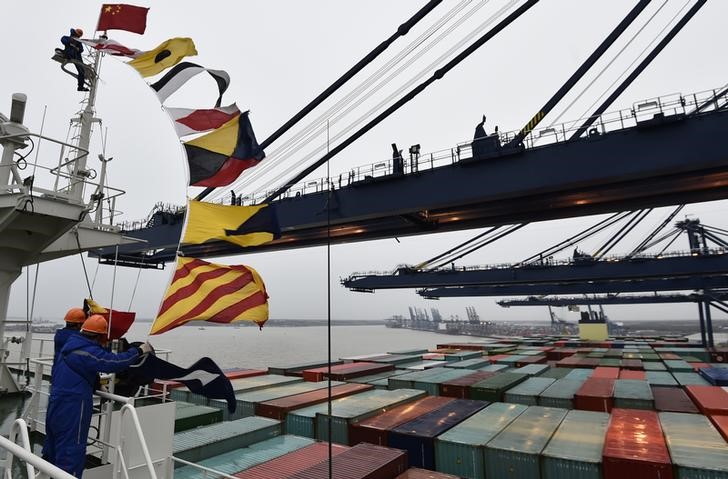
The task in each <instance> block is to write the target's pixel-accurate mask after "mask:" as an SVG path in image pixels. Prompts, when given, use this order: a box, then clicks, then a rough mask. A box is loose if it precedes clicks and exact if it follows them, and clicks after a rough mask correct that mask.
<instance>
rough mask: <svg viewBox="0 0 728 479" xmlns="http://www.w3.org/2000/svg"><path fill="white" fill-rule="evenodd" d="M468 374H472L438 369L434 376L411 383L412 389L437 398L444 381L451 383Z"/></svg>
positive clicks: (467, 370) (462, 370) (459, 370)
mask: <svg viewBox="0 0 728 479" xmlns="http://www.w3.org/2000/svg"><path fill="white" fill-rule="evenodd" d="M470 374H473V371H471V370H470V369H451V368H440V369H438V370H437V374H435V375H432V376H430V377H427V378H422V379H419V380H415V381H413V384H412V388H413V389H419V390H421V391H425V392H426V393H427V394H429V395H431V396H437V395H438V394H439V393H440V384H442V383H443V382H446V381H453V380H455V379H459V378H462V377H465V376H468V375H470Z"/></svg>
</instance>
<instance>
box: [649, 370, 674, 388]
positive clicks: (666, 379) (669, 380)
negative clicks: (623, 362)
mask: <svg viewBox="0 0 728 479" xmlns="http://www.w3.org/2000/svg"><path fill="white" fill-rule="evenodd" d="M645 377H646V379H647V382H648V383H649V384H650V386H678V384H677V381H675V378H674V377H673V376H672V374H670V373H669V372H667V371H645Z"/></svg>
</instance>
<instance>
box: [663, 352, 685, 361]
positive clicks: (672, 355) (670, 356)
mask: <svg viewBox="0 0 728 479" xmlns="http://www.w3.org/2000/svg"><path fill="white" fill-rule="evenodd" d="M660 359H662V360H663V361H672V360H675V359H682V358H681V357H680V356H678V355H677V354H675V353H660Z"/></svg>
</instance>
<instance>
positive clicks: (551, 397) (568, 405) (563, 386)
mask: <svg viewBox="0 0 728 479" xmlns="http://www.w3.org/2000/svg"><path fill="white" fill-rule="evenodd" d="M582 384H584V380H583V379H567V378H563V379H559V380H557V381H556V382H555V383H553V384H552V385H551V386H549V387H548V388H546V389H545V390H544V392H542V393H541V394H539V396H538V404H539V405H540V406H548V407H560V408H564V409H574V394H576V391H578V390H579V388H580V387H581V385H582Z"/></svg>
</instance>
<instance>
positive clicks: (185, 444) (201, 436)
mask: <svg viewBox="0 0 728 479" xmlns="http://www.w3.org/2000/svg"><path fill="white" fill-rule="evenodd" d="M280 434H281V422H280V421H276V420H274V419H268V418H264V417H257V416H253V417H246V418H243V419H238V420H237V421H225V422H221V423H217V424H212V425H210V426H203V427H198V428H195V429H191V430H189V431H184V432H178V433H176V434H175V435H174V438H173V440H172V451H173V454H174V456H175V457H178V458H180V459H184V460H186V461H191V462H199V461H201V460H203V459H207V458H209V457H212V456H217V455H220V454H224V453H226V452H229V451H233V450H235V449H240V448H242V447H247V446H249V445H251V444H255V443H256V442H260V441H264V440H266V439H270V438H272V437H275V436H279V435H280ZM175 466H176V467H180V466H182V464H180V463H176V464H175Z"/></svg>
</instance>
